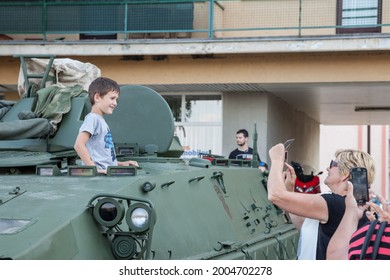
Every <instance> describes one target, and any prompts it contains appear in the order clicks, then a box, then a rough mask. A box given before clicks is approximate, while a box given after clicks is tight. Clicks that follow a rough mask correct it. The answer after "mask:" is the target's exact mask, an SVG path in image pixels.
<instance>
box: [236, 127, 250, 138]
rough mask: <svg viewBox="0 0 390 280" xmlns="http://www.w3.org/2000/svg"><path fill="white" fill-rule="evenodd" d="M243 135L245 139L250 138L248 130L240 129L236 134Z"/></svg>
mask: <svg viewBox="0 0 390 280" xmlns="http://www.w3.org/2000/svg"><path fill="white" fill-rule="evenodd" d="M240 133H242V134H243V135H244V137H245V138H247V137H249V133H248V130H246V129H240V130H238V131H237V132H236V134H240Z"/></svg>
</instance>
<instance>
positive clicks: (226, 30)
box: [0, 0, 390, 41]
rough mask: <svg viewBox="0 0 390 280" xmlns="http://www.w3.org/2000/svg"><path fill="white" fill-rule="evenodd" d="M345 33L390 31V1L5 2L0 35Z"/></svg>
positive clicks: (46, 37) (111, 36)
mask: <svg viewBox="0 0 390 280" xmlns="http://www.w3.org/2000/svg"><path fill="white" fill-rule="evenodd" d="M342 33H355V34H356V33H358V34H360V33H370V34H375V35H378V34H387V33H390V0H359V1H352V0H241V1H239V0H226V1H217V0H176V1H173V0H127V1H126V0H122V1H114V0H113V1H109V0H95V1H70V0H62V1H61V0H46V1H21V0H19V1H9V2H5V1H2V2H0V34H2V35H0V36H1V37H0V39H1V38H3V39H14V40H44V41H45V40H56V39H57V40H59V39H60V40H80V39H123V40H131V39H139V38H194V39H199V38H205V39H218V38H237V37H269V36H290V37H291V36H292V37H294V36H295V37H300V36H332V35H337V34H342Z"/></svg>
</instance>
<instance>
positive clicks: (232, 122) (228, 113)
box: [222, 92, 269, 162]
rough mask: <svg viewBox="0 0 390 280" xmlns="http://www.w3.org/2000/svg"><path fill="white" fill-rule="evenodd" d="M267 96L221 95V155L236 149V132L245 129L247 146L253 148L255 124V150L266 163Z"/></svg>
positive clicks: (238, 93) (252, 93)
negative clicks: (256, 137)
mask: <svg viewBox="0 0 390 280" xmlns="http://www.w3.org/2000/svg"><path fill="white" fill-rule="evenodd" d="M268 99H269V98H268V94H266V93H262V92H234V93H225V94H224V95H223V99H222V101H223V103H222V104H223V109H222V112H223V119H222V123H223V129H222V135H223V137H222V146H223V154H224V155H226V156H228V155H229V153H230V152H231V151H232V150H234V149H235V148H237V144H236V132H237V130H239V129H241V128H245V129H246V130H248V132H249V146H250V147H253V132H254V127H255V124H256V130H257V134H258V140H257V149H258V153H259V156H260V158H261V159H262V160H263V161H267V162H268V160H267V155H268V149H267V148H268V146H267V142H268V141H267V140H268V139H267V136H268V129H269V127H267V121H268V120H267V119H268V117H267V115H268V114H267V111H268Z"/></svg>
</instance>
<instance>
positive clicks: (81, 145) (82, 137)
mask: <svg viewBox="0 0 390 280" xmlns="http://www.w3.org/2000/svg"><path fill="white" fill-rule="evenodd" d="M90 137H91V134H89V133H88V132H86V131H83V132H80V133H79V135H78V136H77V139H76V142H75V144H74V149H75V151H76V152H77V154H78V155H79V157H80V159H81V160H82V161H83V162H84V164H85V165H95V163H94V162H93V161H92V159H91V156H90V154H89V152H88V149H87V146H86V144H87V142H88V140H89V138H90Z"/></svg>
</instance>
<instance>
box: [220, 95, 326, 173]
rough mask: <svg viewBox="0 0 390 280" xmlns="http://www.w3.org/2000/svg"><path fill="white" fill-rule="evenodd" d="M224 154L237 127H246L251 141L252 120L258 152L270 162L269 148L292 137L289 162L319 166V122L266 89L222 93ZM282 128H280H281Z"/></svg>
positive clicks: (231, 148) (233, 138)
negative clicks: (264, 91) (265, 91)
mask: <svg viewBox="0 0 390 280" xmlns="http://www.w3.org/2000/svg"><path fill="white" fill-rule="evenodd" d="M223 112H224V113H223V154H224V155H228V154H229V152H230V151H232V150H233V149H235V148H236V147H237V145H236V140H235V136H236V131H237V130H238V129H240V128H245V129H247V130H248V132H249V134H250V139H249V141H250V146H252V143H253V131H254V124H255V123H256V128H257V133H258V145H257V148H258V152H259V156H260V158H261V159H262V160H263V161H266V162H268V163H269V162H270V160H269V156H268V150H269V149H270V148H271V147H272V146H273V145H275V144H277V143H284V142H285V141H286V140H287V139H291V138H294V139H295V141H294V143H293V144H292V145H291V146H290V148H289V156H288V160H289V162H290V161H291V160H294V161H297V162H299V163H301V164H302V165H307V166H311V167H312V168H313V169H315V170H317V171H318V170H319V166H318V165H319V138H320V135H319V133H320V131H319V124H318V123H317V122H315V121H314V120H312V119H310V118H309V117H307V116H306V115H304V114H303V113H301V112H299V111H297V110H295V109H294V108H292V107H291V106H289V105H288V104H287V103H286V102H284V101H283V100H281V99H279V98H276V97H274V96H273V95H271V94H269V93H261V92H260V93H256V92H251V93H229V94H224V95H223ZM281 127H282V128H283V129H280V128H281Z"/></svg>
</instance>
